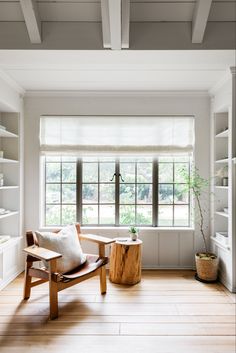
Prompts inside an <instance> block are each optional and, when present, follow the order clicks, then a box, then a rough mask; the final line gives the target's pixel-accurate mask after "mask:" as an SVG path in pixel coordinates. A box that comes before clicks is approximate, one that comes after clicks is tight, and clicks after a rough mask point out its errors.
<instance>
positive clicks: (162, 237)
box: [158, 231, 179, 268]
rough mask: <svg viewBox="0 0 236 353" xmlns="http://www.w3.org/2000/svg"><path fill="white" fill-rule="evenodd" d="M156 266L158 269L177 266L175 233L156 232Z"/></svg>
mask: <svg viewBox="0 0 236 353" xmlns="http://www.w3.org/2000/svg"><path fill="white" fill-rule="evenodd" d="M158 235H159V239H158V258H159V261H158V265H159V266H160V267H166V268H168V267H170V268H173V267H178V266H179V236H178V233H177V232H173V231H172V232H165V231H164V232H158Z"/></svg>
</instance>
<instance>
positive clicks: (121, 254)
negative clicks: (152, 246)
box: [109, 238, 143, 284]
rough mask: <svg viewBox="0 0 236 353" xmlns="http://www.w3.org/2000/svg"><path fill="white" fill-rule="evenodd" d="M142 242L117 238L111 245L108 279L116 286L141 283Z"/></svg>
mask: <svg viewBox="0 0 236 353" xmlns="http://www.w3.org/2000/svg"><path fill="white" fill-rule="evenodd" d="M142 243H143V242H142V241H141V240H139V239H137V240H136V241H132V240H130V238H117V239H116V242H115V243H113V244H112V247H111V256H110V271H109V279H110V281H111V282H113V283H117V284H136V283H138V282H140V281H141V255H142Z"/></svg>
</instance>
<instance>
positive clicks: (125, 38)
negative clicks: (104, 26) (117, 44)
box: [121, 0, 130, 49]
mask: <svg viewBox="0 0 236 353" xmlns="http://www.w3.org/2000/svg"><path fill="white" fill-rule="evenodd" d="M129 23H130V0H122V2H121V47H122V48H124V49H128V48H129Z"/></svg>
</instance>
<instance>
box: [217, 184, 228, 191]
mask: <svg viewBox="0 0 236 353" xmlns="http://www.w3.org/2000/svg"><path fill="white" fill-rule="evenodd" d="M215 188H216V189H223V190H228V188H229V187H228V186H222V185H215Z"/></svg>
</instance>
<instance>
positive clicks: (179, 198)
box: [174, 184, 189, 204]
mask: <svg viewBox="0 0 236 353" xmlns="http://www.w3.org/2000/svg"><path fill="white" fill-rule="evenodd" d="M174 190H175V195H174V196H175V203H179V204H181V203H188V202H189V193H188V191H187V188H186V185H181V184H176V185H175V186H174Z"/></svg>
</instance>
